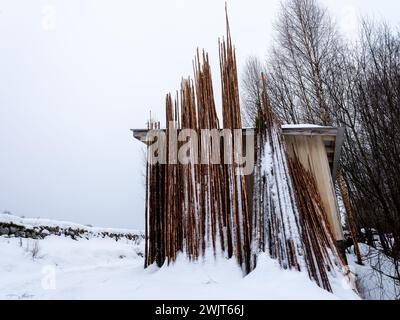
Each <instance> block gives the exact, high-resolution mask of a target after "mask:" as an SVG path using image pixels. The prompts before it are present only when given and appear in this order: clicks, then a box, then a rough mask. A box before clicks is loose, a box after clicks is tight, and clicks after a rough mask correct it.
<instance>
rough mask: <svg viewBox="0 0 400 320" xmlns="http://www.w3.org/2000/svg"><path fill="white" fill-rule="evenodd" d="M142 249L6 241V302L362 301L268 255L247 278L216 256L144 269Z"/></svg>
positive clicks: (109, 243)
mask: <svg viewBox="0 0 400 320" xmlns="http://www.w3.org/2000/svg"><path fill="white" fill-rule="evenodd" d="M143 245H144V244H143V241H142V242H140V243H138V242H137V241H136V242H135V241H131V240H128V239H125V238H123V239H120V240H119V241H115V240H114V239H110V238H107V237H106V238H101V237H93V238H90V239H89V240H87V239H85V238H81V239H78V240H73V239H71V238H70V237H65V236H55V235H51V236H48V237H46V238H45V239H41V240H33V239H20V238H7V237H0V299H359V298H358V296H357V295H356V294H355V293H354V292H353V291H352V290H351V289H350V288H349V286H348V284H347V283H346V282H345V281H341V280H339V279H342V278H341V277H338V278H337V279H333V287H334V292H335V294H331V293H329V292H327V291H325V290H323V289H321V288H319V287H318V286H317V285H316V284H315V283H313V282H312V281H310V280H309V278H308V276H307V275H306V274H304V273H299V272H296V271H283V270H281V269H280V268H279V266H278V264H277V263H276V262H275V261H274V260H271V259H269V258H268V257H267V256H262V257H260V260H259V265H258V267H257V269H256V270H255V271H254V272H252V273H251V274H249V275H248V276H246V277H244V278H243V277H242V272H241V270H240V269H239V267H238V266H237V264H236V262H235V261H233V260H226V259H223V258H220V259H219V260H217V261H215V260H214V258H213V257H209V258H208V259H207V260H206V261H207V262H198V263H189V262H188V261H186V260H185V259H184V258H183V257H180V258H179V259H178V261H177V262H176V263H175V264H174V265H172V266H169V267H163V268H157V267H155V266H151V267H149V268H147V269H144V268H143V257H142V253H143Z"/></svg>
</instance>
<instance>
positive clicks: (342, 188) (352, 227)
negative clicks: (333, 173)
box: [338, 171, 363, 265]
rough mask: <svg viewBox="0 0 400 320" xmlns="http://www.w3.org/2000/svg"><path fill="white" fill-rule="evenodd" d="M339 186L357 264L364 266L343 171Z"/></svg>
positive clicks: (339, 177)
mask: <svg viewBox="0 0 400 320" xmlns="http://www.w3.org/2000/svg"><path fill="white" fill-rule="evenodd" d="M338 184H339V191H340V195H341V196H342V200H343V204H344V208H345V209H346V213H347V222H348V224H349V228H350V233H351V237H352V239H353V244H354V253H355V255H356V258H357V263H358V264H360V265H362V264H363V262H362V257H361V253H360V247H359V245H358V236H357V229H356V225H355V222H354V217H353V210H352V209H351V205H350V198H349V193H348V191H347V186H346V182H345V181H344V177H343V173H342V171H340V172H339V174H338Z"/></svg>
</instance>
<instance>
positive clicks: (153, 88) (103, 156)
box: [0, 0, 400, 228]
mask: <svg viewBox="0 0 400 320" xmlns="http://www.w3.org/2000/svg"><path fill="white" fill-rule="evenodd" d="M320 2H321V3H322V4H324V5H326V6H328V8H329V9H330V11H331V13H332V15H333V16H334V17H335V18H336V19H337V22H338V25H339V27H340V28H341V29H342V31H343V32H344V33H346V34H347V35H350V36H351V35H352V34H354V33H355V32H356V28H357V18H358V16H359V15H360V14H368V15H374V16H375V17H378V18H379V17H384V18H385V19H386V20H388V21H389V22H391V23H393V24H397V23H398V22H399V12H400V2H399V1H397V0H380V1H375V0H321V1H320ZM278 3H279V1H277V0H246V1H243V0H242V1H239V0H231V1H228V6H229V13H230V22H231V29H232V36H233V40H234V43H235V45H236V47H237V55H238V62H239V68H240V67H241V66H242V65H243V63H244V61H245V59H246V57H247V56H248V55H258V56H260V57H264V56H265V54H266V52H267V49H268V46H269V44H270V40H271V36H272V23H273V21H274V19H275V16H276V12H277V7H278ZM224 32H225V28H224V1H223V0H206V1H205V0H202V1H189V0H170V1H167V0H160V1H134V0H58V1H57V0H0V212H1V211H3V210H9V211H11V212H13V213H14V214H17V215H25V216H28V217H42V218H44V217H45V218H55V219H63V220H70V221H75V222H80V223H85V224H86V223H90V224H93V225H98V226H110V227H132V228H142V227H143V216H144V193H143V185H142V181H143V178H142V176H141V170H142V152H141V146H140V143H139V142H137V141H134V140H133V138H132V136H131V133H130V131H129V129H130V128H141V127H144V126H145V122H146V119H147V117H148V114H149V110H150V109H151V110H152V112H153V114H157V115H158V117H159V119H160V120H162V119H163V118H164V116H163V108H164V97H165V93H167V92H168V91H175V90H176V89H177V88H178V87H179V82H180V78H181V76H187V75H189V74H191V61H192V57H193V55H194V53H195V49H196V47H197V46H199V47H200V48H203V47H204V48H206V49H207V50H208V51H209V53H210V58H211V60H212V63H213V66H214V69H213V72H214V82H215V83H216V84H217V82H218V81H219V75H218V73H217V71H218V69H217V66H218V64H217V63H218V60H217V50H218V46H217V40H218V37H219V36H222V35H223V34H224ZM218 88H219V87H218V86H216V90H218ZM217 93H219V92H218V91H217Z"/></svg>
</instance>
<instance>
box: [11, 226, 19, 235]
mask: <svg viewBox="0 0 400 320" xmlns="http://www.w3.org/2000/svg"><path fill="white" fill-rule="evenodd" d="M17 231H18V229H17V228H16V227H10V233H11V234H15V233H17Z"/></svg>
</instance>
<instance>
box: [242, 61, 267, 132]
mask: <svg viewBox="0 0 400 320" xmlns="http://www.w3.org/2000/svg"><path fill="white" fill-rule="evenodd" d="M262 73H264V74H265V68H264V66H263V64H262V62H261V61H260V59H259V58H257V57H255V56H250V57H249V58H248V59H247V61H246V65H245V68H244V71H243V73H242V81H241V85H242V89H243V91H242V92H243V94H242V97H241V99H242V106H243V107H242V117H243V121H244V123H245V125H247V126H253V125H254V124H255V121H256V118H257V113H258V109H259V106H260V101H261V93H262V79H261V74H262Z"/></svg>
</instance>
